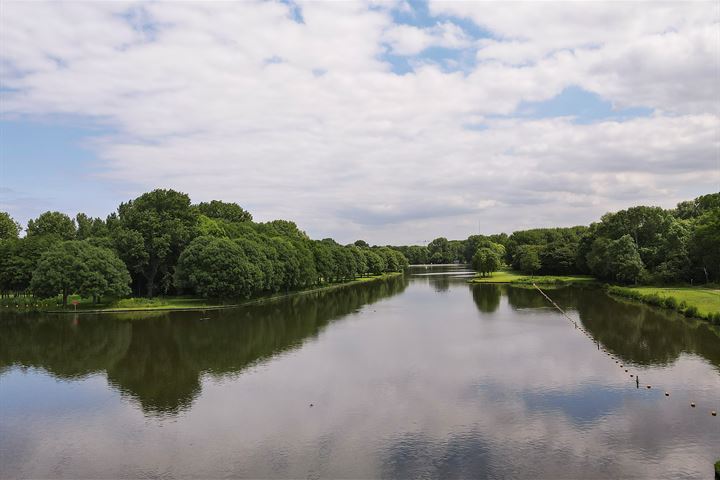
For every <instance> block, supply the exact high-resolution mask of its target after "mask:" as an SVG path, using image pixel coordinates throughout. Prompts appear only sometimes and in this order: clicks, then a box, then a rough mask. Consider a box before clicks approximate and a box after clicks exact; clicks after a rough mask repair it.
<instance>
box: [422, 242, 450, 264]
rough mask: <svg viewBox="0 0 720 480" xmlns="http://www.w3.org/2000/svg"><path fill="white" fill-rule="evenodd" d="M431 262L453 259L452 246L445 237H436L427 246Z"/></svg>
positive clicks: (444, 261)
mask: <svg viewBox="0 0 720 480" xmlns="http://www.w3.org/2000/svg"><path fill="white" fill-rule="evenodd" d="M427 248H428V254H429V255H430V262H431V263H452V262H453V261H454V260H455V254H456V252H455V251H454V249H453V247H452V246H451V244H450V242H449V241H448V239H447V238H445V237H438V238H436V239H435V240H433V241H432V242H430V243H429V244H428V246H427Z"/></svg>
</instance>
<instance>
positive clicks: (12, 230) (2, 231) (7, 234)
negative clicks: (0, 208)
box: [0, 212, 21, 240]
mask: <svg viewBox="0 0 720 480" xmlns="http://www.w3.org/2000/svg"><path fill="white" fill-rule="evenodd" d="M20 229H21V227H20V224H19V223H18V222H16V221H15V220H14V219H13V218H12V217H11V216H10V214H9V213H7V212H0V240H10V239H13V238H18V235H19V234H20Z"/></svg>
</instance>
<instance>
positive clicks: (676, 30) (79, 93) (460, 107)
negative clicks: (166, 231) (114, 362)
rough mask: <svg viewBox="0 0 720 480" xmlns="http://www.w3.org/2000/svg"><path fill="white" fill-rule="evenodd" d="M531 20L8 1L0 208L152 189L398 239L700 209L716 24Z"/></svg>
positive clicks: (93, 202)
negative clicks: (682, 204) (693, 202)
mask: <svg viewBox="0 0 720 480" xmlns="http://www.w3.org/2000/svg"><path fill="white" fill-rule="evenodd" d="M538 8H539V7H538V6H537V5H535V6H533V5H532V4H522V5H518V8H516V9H514V10H513V11H512V12H510V11H509V10H508V8H507V7H506V6H504V5H503V4H502V3H488V2H483V3H469V2H466V3H447V2H440V3H435V2H415V1H413V2H402V1H400V2H395V3H383V4H379V5H378V4H364V3H351V2H346V3H343V4H331V3H320V2H314V3H305V2H298V3H288V2H278V3H273V2H263V3H252V2H244V3H242V4H227V5H220V4H204V5H203V4H194V3H185V4H149V3H131V4H128V5H120V4H103V5H101V4H91V3H87V4H58V3H32V4H22V5H21V4H8V6H7V8H4V9H3V11H2V13H1V14H0V27H2V28H1V29H0V41H2V43H3V45H7V46H8V48H4V49H3V51H2V52H0V57H2V58H0V74H1V75H0V81H1V82H0V99H2V104H1V105H0V208H1V209H3V210H7V211H9V212H10V214H11V215H12V216H13V217H15V218H16V219H17V220H19V221H21V222H22V223H25V222H26V221H27V220H28V219H29V218H33V217H35V216H37V215H38V214H39V213H41V212H43V211H45V210H60V211H64V212H66V213H68V214H71V215H74V214H75V213H77V212H78V211H84V212H85V213H88V214H90V215H94V216H103V217H104V216H105V215H107V214H108V213H110V212H111V211H113V210H114V209H115V208H116V207H117V205H118V204H119V202H121V201H126V200H127V199H129V198H132V197H133V196H135V195H137V194H139V193H142V192H143V191H147V190H149V189H152V188H157V187H165V188H168V187H172V188H177V189H179V190H182V191H185V192H187V193H189V194H190V195H191V197H192V198H193V199H194V200H195V201H203V200H209V199H211V198H219V199H222V200H226V201H235V202H238V203H240V204H241V205H243V206H246V207H248V206H251V207H252V208H253V214H254V215H255V217H256V218H257V219H259V220H270V219H273V218H290V219H294V220H296V221H297V222H298V223H299V224H300V225H301V227H303V228H305V229H306V230H307V231H308V233H310V234H311V235H312V236H316V237H324V236H333V237H337V238H339V239H340V240H342V241H350V240H352V239H354V238H360V237H362V238H367V239H368V240H370V241H373V242H377V243H387V242H393V243H416V242H417V241H418V240H419V239H426V238H433V237H435V236H439V235H445V236H448V237H453V238H462V237H465V236H467V235H469V234H472V233H476V231H478V229H479V230H480V231H483V232H484V233H490V232H497V231H512V230H513V229H519V228H529V227H536V226H544V225H571V224H580V223H588V222H589V221H592V220H594V219H596V218H597V217H598V216H599V215H601V214H602V213H604V212H606V211H608V210H612V209H618V208H623V207H627V206H630V205H634V204H660V205H662V206H666V207H669V206H672V205H673V204H674V203H675V202H677V201H679V200H683V199H687V198H692V197H694V196H697V195H700V194H703V193H709V192H711V191H717V190H720V187H719V185H720V167H719V166H718V158H719V157H720V155H719V154H718V151H719V150H718V149H719V148H720V147H719V141H718V137H720V135H718V134H719V133H720V130H719V126H718V125H719V124H720V121H719V120H718V112H719V111H720V99H719V97H720V93H719V92H718V87H717V82H716V81H717V72H718V70H719V69H720V64H719V60H718V58H720V57H719V55H718V52H719V51H720V47H719V45H718V43H720V40H718V38H717V36H716V35H713V31H714V29H716V26H717V23H716V22H718V21H719V20H718V19H719V18H720V12H719V11H718V10H719V9H718V7H717V5H716V4H713V3H696V4H693V5H692V7H690V6H686V7H680V6H677V5H676V6H673V5H670V4H663V5H660V6H653V7H652V8H650V7H648V8H638V7H637V6H634V5H623V6H622V7H617V5H611V4H603V3H599V2H596V3H593V4H592V5H590V6H587V5H580V4H573V3H567V2H564V3H548V4H544V6H543V8H541V10H542V14H543V18H544V23H543V24H538V22H537V21H536V20H535V19H536V18H537V15H538V14H539V13H540V11H539V10H538ZM33 18H45V19H48V20H47V22H46V23H45V24H44V25H42V28H41V26H40V25H38V24H37V22H33V21H32V19H33ZM269 59H272V61H268V60H269ZM689 159H691V161H688V160H689ZM367 192H373V193H372V195H370V196H368V194H367ZM521 198H527V199H529V200H528V201H527V202H526V203H524V204H523V207H522V208H521V209H520V208H518V199H521ZM530 199H531V200H530Z"/></svg>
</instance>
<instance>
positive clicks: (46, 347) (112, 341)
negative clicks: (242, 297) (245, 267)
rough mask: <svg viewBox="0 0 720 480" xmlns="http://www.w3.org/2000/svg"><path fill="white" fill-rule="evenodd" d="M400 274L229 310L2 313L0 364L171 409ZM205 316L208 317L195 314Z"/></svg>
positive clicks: (388, 292) (398, 280)
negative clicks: (97, 379)
mask: <svg viewBox="0 0 720 480" xmlns="http://www.w3.org/2000/svg"><path fill="white" fill-rule="evenodd" d="M406 285H407V280H406V279H405V278H403V277H400V276H398V277H392V278H389V279H387V280H385V281H374V282H369V283H367V284H363V285H353V286H347V287H343V288H339V289H334V290H330V291H320V292H315V293H308V294H304V295H297V296H293V297H290V298H287V299H284V300H277V301H271V302H266V303H264V304H259V305H253V306H249V307H245V308H240V309H234V310H221V311H214V312H209V313H208V314H206V315H203V314H202V313H201V312H177V313H174V314H172V315H169V314H168V315H164V316H162V317H159V318H158V317H156V318H150V319H143V320H133V321H127V320H122V319H117V318H115V317H114V316H112V317H111V316H104V315H103V316H80V317H79V318H80V320H79V321H78V322H77V324H76V325H74V322H73V320H70V319H68V318H67V317H64V316H61V317H57V316H54V317H50V318H48V317H45V318H44V319H38V318H37V317H36V318H28V317H27V316H25V317H19V316H4V317H3V318H2V320H0V328H2V332H3V334H2V336H0V371H3V370H5V369H7V368H8V367H10V366H14V365H21V366H28V367H38V368H43V369H45V370H46V371H48V372H50V373H52V374H53V375H55V376H57V377H60V378H75V377H78V376H82V375H87V374H90V373H94V372H102V371H105V372H107V376H108V380H109V382H110V383H111V384H112V385H114V386H115V387H116V388H118V389H119V390H120V391H122V392H123V393H124V394H127V395H129V396H131V397H134V398H136V399H137V400H138V401H139V402H140V404H141V405H142V408H143V410H144V411H145V412H150V413H175V412H178V411H179V410H181V409H183V408H185V407H187V406H189V405H190V404H191V403H192V401H193V399H194V398H195V396H197V394H198V393H199V392H200V375H201V374H203V373H210V374H214V375H223V374H232V373H237V372H240V371H241V370H242V369H244V368H246V367H247V366H248V365H251V364H253V363H255V362H258V361H260V360H262V359H265V358H269V357H272V356H273V355H276V354H278V353H279V352H282V351H284V350H288V349H292V348H295V347H297V346H299V345H301V344H302V343H303V342H304V341H305V340H306V339H307V338H309V337H314V336H316V335H318V333H319V332H320V331H321V330H322V329H323V328H324V327H325V326H327V325H328V324H329V323H330V322H331V321H332V320H334V319H337V318H339V317H342V316H344V315H346V314H348V313H351V312H353V311H355V310H357V309H358V308H360V307H362V306H363V305H366V304H370V303H374V302H377V301H378V300H381V299H383V298H386V297H389V296H392V295H395V294H398V293H400V292H402V291H403V290H404V289H405V287H406ZM201 316H210V317H211V319H210V320H206V321H203V320H200V317H201Z"/></svg>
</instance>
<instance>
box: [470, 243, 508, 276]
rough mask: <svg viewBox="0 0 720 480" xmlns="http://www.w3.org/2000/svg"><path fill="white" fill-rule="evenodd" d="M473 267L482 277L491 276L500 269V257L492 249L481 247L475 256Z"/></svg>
mask: <svg viewBox="0 0 720 480" xmlns="http://www.w3.org/2000/svg"><path fill="white" fill-rule="evenodd" d="M503 251H504V249H503ZM472 267H473V268H474V269H475V270H477V271H478V272H480V274H481V275H482V276H486V275H489V274H491V273H492V272H494V271H496V270H497V269H498V268H499V267H500V255H499V254H498V252H497V251H495V250H493V249H492V248H488V247H480V248H478V249H477V251H476V252H475V255H473V258H472Z"/></svg>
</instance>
